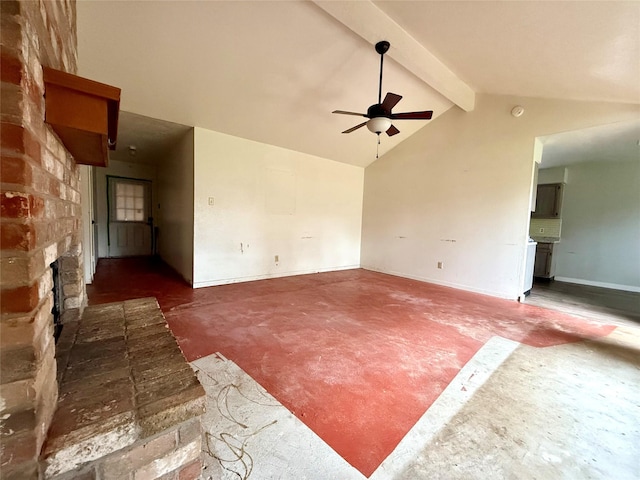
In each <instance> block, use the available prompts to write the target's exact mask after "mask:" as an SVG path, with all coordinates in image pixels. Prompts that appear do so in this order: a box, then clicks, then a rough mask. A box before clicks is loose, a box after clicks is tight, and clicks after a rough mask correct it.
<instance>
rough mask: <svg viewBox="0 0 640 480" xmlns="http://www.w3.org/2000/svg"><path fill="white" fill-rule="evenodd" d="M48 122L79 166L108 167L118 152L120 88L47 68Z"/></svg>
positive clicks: (46, 98)
mask: <svg viewBox="0 0 640 480" xmlns="http://www.w3.org/2000/svg"><path fill="white" fill-rule="evenodd" d="M43 70H44V84H45V93H44V96H45V122H47V123H48V124H49V125H51V127H52V128H53V130H54V131H55V132H56V133H57V134H58V136H59V137H60V140H62V143H64V146H65V147H66V148H67V150H69V153H71V155H73V157H74V159H75V161H76V163H79V164H82V165H93V166H99V167H106V166H107V164H108V162H109V154H108V152H107V149H110V150H115V148H116V139H117V136H118V113H119V111H120V89H119V88H116V87H112V86H110V85H105V84H104V83H98V82H94V81H93V80H88V79H86V78H82V77H78V76H76V75H72V74H70V73H66V72H62V71H60V70H54V69H52V68H47V67H44V69H43Z"/></svg>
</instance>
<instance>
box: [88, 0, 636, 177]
mask: <svg viewBox="0 0 640 480" xmlns="http://www.w3.org/2000/svg"><path fill="white" fill-rule="evenodd" d="M77 12H78V53H79V60H78V64H79V74H80V75H82V76H85V77H88V78H92V79H95V80H98V81H101V82H104V83H109V84H112V85H115V86H118V87H120V88H122V102H121V109H122V110H123V111H126V112H132V113H135V114H138V115H144V116H147V117H151V118H153V119H160V120H165V121H169V122H175V123H177V124H183V125H189V126H198V127H203V128H207V129H211V130H216V131H219V132H223V133H228V134H231V135H235V136H239V137H243V138H247V139H250V140H255V141H259V142H264V143H269V144H272V145H277V146H281V147H285V148H288V149H292V150H296V151H300V152H304V153H308V154H312V155H317V156H320V157H324V158H328V159H332V160H336V161H340V162H345V163H350V164H353V165H359V166H366V165H368V164H369V163H371V162H372V161H374V160H375V153H376V138H375V136H374V135H373V134H372V133H370V132H369V131H368V130H366V129H364V128H362V129H360V130H357V131H356V132H353V133H351V134H348V135H344V134H341V133H340V132H341V131H343V130H345V129H347V128H349V127H351V126H353V125H355V124H357V123H360V122H359V120H360V119H359V118H358V117H350V116H342V115H332V114H331V111H332V110H335V109H342V110H350V111H356V112H365V111H366V108H367V107H368V106H369V105H371V104H373V103H376V100H377V93H378V92H377V90H378V69H379V56H378V54H377V53H376V52H375V50H374V48H373V44H375V43H376V42H377V41H379V40H383V39H386V40H388V41H390V42H391V49H390V51H389V53H388V57H386V59H385V72H384V83H383V95H384V93H385V92H387V91H391V92H394V93H397V94H400V95H403V97H404V98H403V99H402V100H401V102H400V103H399V104H398V105H397V106H396V107H395V108H394V111H414V110H426V109H431V110H434V117H437V116H438V115H441V114H442V113H444V112H445V111H446V110H448V109H449V108H462V109H464V110H472V109H473V104H474V96H475V94H476V93H495V94H511V95H521V96H534V97H546V98H563V99H575V100H599V101H614V102H624V103H640V81H639V79H640V3H638V2H616V1H613V2H541V1H531V2H528V1H514V2H503V1H497V2H493V1H470V2H463V1H441V2H440V1H380V2H379V1H376V2H370V1H368V0H363V1H351V2H342V1H329V2H323V1H318V2H309V1H295V0H291V1H273V2H272V1H199V2H185V1H142V2H131V1H118V2H116V1H109V2H95V1H86V0H81V1H79V2H78V4H77ZM131 118H133V120H134V121H131V122H130V121H129V120H130V119H131ZM124 120H125V121H124V122H123V127H122V128H131V129H132V130H131V131H129V132H126V133H124V134H123V135H124V137H125V138H127V139H128V138H135V137H136V135H142V136H144V135H145V133H144V130H145V128H148V129H150V128H155V127H157V126H158V123H157V122H155V121H149V122H145V121H144V119H140V117H136V116H132V117H130V118H127V117H126V115H125V117H124ZM432 121H433V120H432ZM147 123H148V124H149V125H147ZM130 124H131V125H133V126H130ZM428 124H429V122H425V121H399V122H396V123H395V125H396V126H397V127H398V128H399V129H400V131H401V133H400V134H398V135H395V136H394V137H387V136H385V135H383V136H382V137H381V145H380V153H381V154H384V153H385V152H387V151H389V150H390V149H392V148H393V147H394V146H396V145H397V144H398V143H399V142H401V141H403V140H405V139H407V138H408V137H409V136H410V135H412V134H413V133H415V132H416V131H417V130H418V129H420V128H429V126H428ZM136 129H137V130H138V132H137V133H136ZM169 130H170V129H167V131H166V132H164V133H162V132H160V133H158V132H156V134H151V135H150V134H149V133H148V132H147V133H146V135H147V137H149V138H156V139H157V138H158V137H162V136H163V135H169V133H170V132H169Z"/></svg>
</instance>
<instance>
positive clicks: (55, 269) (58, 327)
mask: <svg viewBox="0 0 640 480" xmlns="http://www.w3.org/2000/svg"><path fill="white" fill-rule="evenodd" d="M51 273H52V275H53V288H52V289H51V290H52V291H53V308H52V309H51V313H52V314H53V338H54V339H55V343H58V339H59V338H60V333H62V326H63V325H62V309H63V308H64V304H63V299H62V282H61V278H60V259H58V260H56V261H55V262H53V263H52V264H51Z"/></svg>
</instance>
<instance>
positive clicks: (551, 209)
mask: <svg viewBox="0 0 640 480" xmlns="http://www.w3.org/2000/svg"><path fill="white" fill-rule="evenodd" d="M562 193H563V184H562V183H549V184H545V185H538V188H537V195H536V210H535V212H533V213H532V214H531V217H532V218H560V211H561V209H562Z"/></svg>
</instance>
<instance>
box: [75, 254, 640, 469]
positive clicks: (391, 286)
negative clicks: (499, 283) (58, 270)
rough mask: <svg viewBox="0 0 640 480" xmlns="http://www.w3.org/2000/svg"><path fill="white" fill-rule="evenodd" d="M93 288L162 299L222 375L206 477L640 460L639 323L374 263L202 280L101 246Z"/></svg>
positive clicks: (208, 374) (115, 297)
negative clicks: (111, 256)
mask: <svg viewBox="0 0 640 480" xmlns="http://www.w3.org/2000/svg"><path fill="white" fill-rule="evenodd" d="M87 290H88V294H89V298H90V302H91V303H103V302H111V301H119V300H125V299H129V298H141V297H147V296H155V297H156V298H157V299H158V301H159V303H160V306H161V308H162V310H163V312H164V314H165V316H166V318H167V321H168V323H169V325H170V327H171V329H172V331H173V333H174V335H175V336H176V338H177V339H178V341H179V343H180V346H181V348H182V350H183V352H184V354H185V355H186V357H187V359H188V360H189V361H190V362H192V366H193V368H194V369H195V370H196V371H197V372H198V376H199V378H200V380H201V382H202V383H203V385H204V387H205V390H207V394H208V413H207V422H206V424H207V435H206V440H207V441H206V442H205V444H206V448H205V451H206V453H207V458H208V461H207V469H205V470H204V471H203V478H204V479H207V478H211V479H218V478H223V479H227V478H229V479H231V478H242V479H275V478H281V479H302V478H307V479H319V480H320V479H334V478H340V479H350V478H353V479H364V478H371V479H373V480H376V479H401V478H402V479H404V478H406V479H421V478H425V479H427V478H428V479H431V478H460V479H462V478H630V479H631V478H638V477H639V476H640V464H639V463H638V462H637V461H636V458H635V455H634V452H636V451H638V449H640V400H639V396H638V392H637V385H638V384H640V359H639V357H640V356H639V355H638V353H639V351H640V329H638V328H637V326H635V325H634V324H625V325H619V326H617V327H616V326H613V325H608V324H605V323H603V322H602V319H600V321H598V319H590V318H589V317H588V316H575V315H569V314H567V313H563V312H558V311H552V310H549V309H546V308H540V307H537V306H533V305H530V304H518V303H516V302H510V301H504V300H500V299H495V298H491V297H487V296H483V295H477V294H472V293H469V292H463V291H459V290H455V289H451V288H445V287H440V286H436V285H431V284H426V283H422V282H417V281H413V280H407V279H404V278H399V277H393V276H389V275H384V274H380V273H375V272H369V271H365V270H349V271H341V272H331V273H323V274H315V275H305V276H296V277H287V278H281V279H272V280H264V281H258V282H250V283H244V284H233V285H226V286H220V287H211V288H204V289H198V290H192V289H191V288H190V287H189V286H188V285H186V284H185V283H184V282H183V281H182V280H181V279H180V278H179V277H177V276H176V275H175V274H174V273H173V272H172V271H171V270H170V269H169V268H168V267H166V266H165V265H164V264H162V263H159V262H156V261H154V260H153V259H127V260H101V261H100V264H99V266H98V271H97V274H96V278H95V281H94V284H93V285H90V286H88V287H87ZM534 290H535V289H534ZM534 294H535V292H534ZM531 298H534V295H532V297H531ZM632 307H633V305H632ZM609 323H611V322H609Z"/></svg>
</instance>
